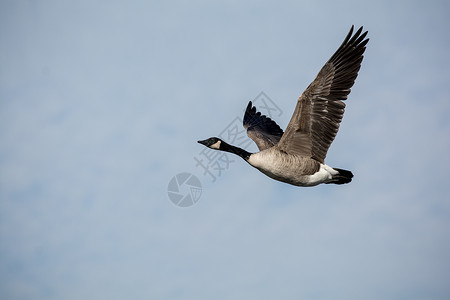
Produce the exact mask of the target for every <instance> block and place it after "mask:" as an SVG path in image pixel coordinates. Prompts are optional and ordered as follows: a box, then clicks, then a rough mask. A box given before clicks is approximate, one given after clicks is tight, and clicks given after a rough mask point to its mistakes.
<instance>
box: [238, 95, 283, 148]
mask: <svg viewBox="0 0 450 300" xmlns="http://www.w3.org/2000/svg"><path fill="white" fill-rule="evenodd" d="M243 123H244V128H245V129H247V135H248V136H249V137H250V138H251V139H252V140H253V141H254V142H255V143H256V145H257V146H258V148H259V150H260V151H262V150H264V149H267V148H271V147H273V146H274V145H276V144H277V143H278V142H279V141H280V139H281V136H282V135H283V130H282V129H281V128H280V126H278V124H277V123H275V121H273V120H272V119H270V118H269V117H266V116H264V115H262V114H261V113H260V112H259V111H258V112H257V111H256V107H254V106H253V105H252V101H250V102H249V103H248V106H247V109H246V110H245V114H244V122H243Z"/></svg>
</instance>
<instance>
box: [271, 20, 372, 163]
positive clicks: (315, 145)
mask: <svg viewBox="0 0 450 300" xmlns="http://www.w3.org/2000/svg"><path fill="white" fill-rule="evenodd" d="M362 29H363V28H362V27H361V28H359V30H358V31H357V32H356V33H355V34H354V35H353V36H352V33H353V26H352V28H351V29H350V32H349V33H348V35H347V37H346V38H345V40H344V42H343V43H342V45H341V46H340V47H339V48H338V50H337V51H336V53H334V54H333V56H332V57H331V58H330V59H329V60H328V62H327V63H326V64H325V65H324V66H323V68H322V69H321V70H320V72H319V74H318V75H317V77H316V78H315V79H314V81H313V82H312V83H311V84H310V85H309V86H308V88H306V90H305V91H304V92H303V94H302V95H301V96H300V98H299V99H298V102H297V105H296V107H295V110H294V114H293V115H292V118H291V120H290V122H289V124H288V126H287V128H286V132H285V133H284V135H283V136H282V138H281V140H280V142H279V143H278V146H279V147H280V149H282V150H284V151H286V152H288V153H291V154H298V155H302V156H308V157H312V158H314V159H316V160H317V161H319V162H321V163H323V162H324V160H325V156H326V155H327V151H328V148H329V147H330V145H331V143H332V142H333V140H334V138H335V136H336V134H337V132H338V130H339V124H340V122H341V120H342V116H343V115H344V108H345V103H344V102H342V100H345V99H347V95H348V94H349V93H350V88H351V87H352V86H353V83H354V82H355V79H356V77H357V76H358V71H359V69H360V67H361V62H362V60H363V53H364V51H365V50H366V47H365V46H366V44H367V42H368V41H369V39H364V38H365V37H366V35H367V31H366V32H364V33H363V34H361V32H362Z"/></svg>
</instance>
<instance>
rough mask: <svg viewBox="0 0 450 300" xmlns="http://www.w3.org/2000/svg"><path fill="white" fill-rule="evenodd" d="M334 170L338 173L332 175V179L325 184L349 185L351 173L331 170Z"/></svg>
mask: <svg viewBox="0 0 450 300" xmlns="http://www.w3.org/2000/svg"><path fill="white" fill-rule="evenodd" d="M333 169H334V170H336V171H338V172H339V173H338V174H336V175H333V178H331V180H330V181H329V182H327V183H334V184H344V183H349V182H351V181H352V178H353V173H352V172H350V171H348V170H343V169H338V168H333Z"/></svg>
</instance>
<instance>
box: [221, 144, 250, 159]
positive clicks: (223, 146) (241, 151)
mask: <svg viewBox="0 0 450 300" xmlns="http://www.w3.org/2000/svg"><path fill="white" fill-rule="evenodd" d="M220 150H222V151H226V152H230V153H233V154H236V155H239V156H240V157H242V158H243V159H244V160H246V161H247V160H248V158H249V157H250V155H251V153H250V152H247V151H245V150H244V149H241V148H239V147H236V146H233V145H230V144H227V143H225V142H224V141H222V142H221V143H220Z"/></svg>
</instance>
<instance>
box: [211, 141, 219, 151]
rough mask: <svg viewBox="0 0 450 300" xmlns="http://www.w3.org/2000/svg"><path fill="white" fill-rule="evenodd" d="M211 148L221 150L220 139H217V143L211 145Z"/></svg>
mask: <svg viewBox="0 0 450 300" xmlns="http://www.w3.org/2000/svg"><path fill="white" fill-rule="evenodd" d="M209 148H211V149H216V150H219V149H220V141H217V142H216V143H214V144H212V145H211V146H209Z"/></svg>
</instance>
